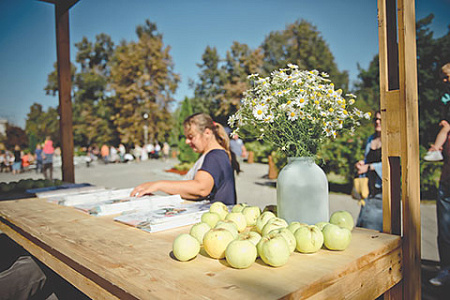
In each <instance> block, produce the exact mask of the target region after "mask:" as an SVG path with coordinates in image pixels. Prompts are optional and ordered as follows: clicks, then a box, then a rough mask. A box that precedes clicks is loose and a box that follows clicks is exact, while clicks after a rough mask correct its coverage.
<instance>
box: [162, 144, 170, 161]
mask: <svg viewBox="0 0 450 300" xmlns="http://www.w3.org/2000/svg"><path fill="white" fill-rule="evenodd" d="M169 152H170V146H169V143H168V142H164V144H163V147H162V154H163V160H164V161H166V160H167V159H168V158H169Z"/></svg>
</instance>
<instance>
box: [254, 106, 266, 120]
mask: <svg viewBox="0 0 450 300" xmlns="http://www.w3.org/2000/svg"><path fill="white" fill-rule="evenodd" d="M266 111H267V107H266V106H262V105H260V104H258V105H256V106H255V108H253V116H254V117H255V118H256V119H257V120H263V119H264V118H265V116H266Z"/></svg>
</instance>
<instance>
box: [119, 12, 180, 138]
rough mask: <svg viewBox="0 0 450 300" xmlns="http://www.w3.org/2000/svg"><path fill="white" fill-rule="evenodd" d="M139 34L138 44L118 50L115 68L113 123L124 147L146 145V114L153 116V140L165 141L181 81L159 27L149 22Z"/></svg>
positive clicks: (137, 31)
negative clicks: (135, 144) (176, 92)
mask: <svg viewBox="0 0 450 300" xmlns="http://www.w3.org/2000/svg"><path fill="white" fill-rule="evenodd" d="M136 33H137V35H138V37H139V40H138V41H137V42H129V43H126V42H125V41H123V42H122V43H121V44H120V45H119V46H118V47H117V48H116V50H115V53H114V58H113V61H112V66H111V88H112V90H113V91H114V98H113V99H114V100H113V110H114V114H113V116H112V120H113V121H114V125H115V126H116V128H117V130H118V132H119V135H120V139H121V141H122V142H124V143H142V141H143V137H144V133H143V125H144V119H143V117H142V116H143V114H144V113H148V114H149V127H148V130H149V136H150V138H151V139H163V138H164V136H166V134H168V133H169V132H170V130H171V128H172V126H173V121H172V119H171V114H170V112H169V108H170V104H171V103H172V102H173V101H174V99H173V93H175V90H176V88H177V85H178V82H179V80H180V79H179V75H178V74H176V73H174V71H173V62H172V57H171V56H170V54H169V51H170V47H165V46H164V43H163V39H162V35H161V34H159V33H158V32H157V31H156V25H155V24H154V23H151V22H150V21H148V20H147V21H146V24H145V25H144V26H138V27H137V29H136Z"/></svg>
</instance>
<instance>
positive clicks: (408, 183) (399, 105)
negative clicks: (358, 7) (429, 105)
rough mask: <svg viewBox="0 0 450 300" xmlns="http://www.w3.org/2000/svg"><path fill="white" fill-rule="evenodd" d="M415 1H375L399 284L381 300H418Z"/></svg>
mask: <svg viewBox="0 0 450 300" xmlns="http://www.w3.org/2000/svg"><path fill="white" fill-rule="evenodd" d="M415 22H416V18H415V7H414V0H397V1H394V0H378V30H379V61H380V98H381V99H380V108H381V116H382V120H383V123H382V125H381V129H382V130H381V132H382V133H381V139H382V141H383V147H382V163H383V178H382V180H383V231H384V232H386V233H391V234H396V235H401V236H402V247H403V280H402V282H401V283H400V284H399V285H398V286H397V287H395V288H394V289H393V290H391V291H389V292H388V293H387V295H386V298H388V299H389V298H399V297H400V296H402V298H403V299H420V298H421V280H420V259H421V253H420V242H421V237H420V230H421V225H420V173H419V125H418V124H419V117H418V113H419V112H418V93H417V63H416V58H417V55H416V27H415Z"/></svg>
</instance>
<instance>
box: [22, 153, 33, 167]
mask: <svg viewBox="0 0 450 300" xmlns="http://www.w3.org/2000/svg"><path fill="white" fill-rule="evenodd" d="M23 153H24V154H23V155H22V169H23V170H24V171H28V169H29V168H30V162H31V158H30V154H29V151H28V150H25V151H24V152H23Z"/></svg>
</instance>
